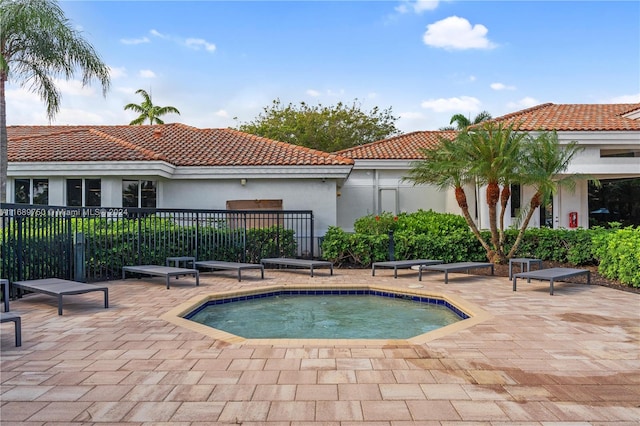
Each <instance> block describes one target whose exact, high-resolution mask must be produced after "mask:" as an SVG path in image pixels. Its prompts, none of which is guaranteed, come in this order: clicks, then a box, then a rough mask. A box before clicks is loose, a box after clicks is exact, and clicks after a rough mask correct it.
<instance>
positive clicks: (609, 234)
mask: <svg viewBox="0 0 640 426" xmlns="http://www.w3.org/2000/svg"><path fill="white" fill-rule="evenodd" d="M354 228H355V230H356V232H355V233H347V232H344V231H343V230H342V229H340V228H338V227H330V228H329V231H328V232H327V234H326V235H325V237H324V240H323V243H322V253H323V256H324V257H325V258H326V259H328V260H331V261H332V262H334V263H336V264H338V265H342V264H349V265H353V266H357V267H367V266H369V265H370V264H371V263H372V262H376V261H383V260H387V259H388V250H389V235H388V232H389V231H390V230H393V231H394V232H393V239H394V249H395V251H394V255H395V256H394V257H395V259H396V260H403V259H420V258H424V259H441V260H443V261H444V262H463V261H485V260H486V253H485V250H484V248H483V247H482V245H481V244H480V243H479V241H478V239H477V238H476V237H475V235H473V233H472V232H471V231H470V230H469V228H468V227H467V225H466V222H465V220H464V218H462V217H460V216H458V215H451V214H442V213H436V212H433V211H422V210H421V211H418V212H415V213H411V214H400V215H398V217H397V218H396V217H395V216H393V215H392V214H390V213H382V214H380V215H378V216H375V215H368V216H363V217H361V218H358V220H357V221H356V224H355V226H354ZM518 233H519V231H518V230H515V229H509V230H507V231H505V241H506V243H505V246H506V247H507V248H508V249H510V248H511V247H512V245H513V243H514V241H515V240H516V238H517V236H518ZM481 234H482V235H481V236H482V237H483V238H489V237H490V232H489V231H481ZM514 257H530V258H536V259H542V260H544V261H552V262H559V263H568V264H572V265H576V266H584V265H598V264H599V271H600V273H602V275H603V276H605V277H608V278H611V279H616V280H619V281H620V282H621V283H624V284H628V285H633V286H635V287H640V228H635V229H634V228H632V227H630V228H625V229H605V228H601V227H596V228H593V229H576V230H568V229H549V228H539V229H538V228H531V229H527V230H526V232H525V233H524V236H523V238H522V241H521V243H520V245H519V247H518V250H517V251H516V252H515V254H514Z"/></svg>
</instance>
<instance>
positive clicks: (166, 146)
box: [7, 123, 353, 166]
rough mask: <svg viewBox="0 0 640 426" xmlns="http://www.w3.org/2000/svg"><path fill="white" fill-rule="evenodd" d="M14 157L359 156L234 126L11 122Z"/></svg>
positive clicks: (326, 160) (312, 161)
mask: <svg viewBox="0 0 640 426" xmlns="http://www.w3.org/2000/svg"><path fill="white" fill-rule="evenodd" d="M7 133H8V137H9V143H8V158H9V161H10V162H27V161H42V162H44V161H47V162H49V161H152V160H158V161H166V162H168V163H170V164H173V165H175V166H328V165H351V164H353V160H351V159H349V158H346V157H343V156H340V155H335V154H329V153H326V152H322V151H317V150H313V149H309V148H305V147H301V146H296V145H291V144H288V143H284V142H278V141H275V140H272V139H267V138H262V137H259V136H254V135H250V134H248V133H243V132H239V131H237V130H233V129H198V128H195V127H190V126H187V125H184V124H180V123H173V124H164V125H153V126H149V125H144V126H129V125H122V126H90V125H87V126H8V127H7Z"/></svg>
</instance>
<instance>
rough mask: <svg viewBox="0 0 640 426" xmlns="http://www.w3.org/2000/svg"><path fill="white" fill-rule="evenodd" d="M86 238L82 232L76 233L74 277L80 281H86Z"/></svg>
mask: <svg viewBox="0 0 640 426" xmlns="http://www.w3.org/2000/svg"><path fill="white" fill-rule="evenodd" d="M84 247H85V239H84V234H83V233H82V232H78V233H77V234H76V235H75V240H74V244H73V259H74V266H75V268H74V274H73V279H74V280H75V281H79V282H86V267H85V256H84Z"/></svg>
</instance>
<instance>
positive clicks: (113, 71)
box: [109, 67, 127, 79]
mask: <svg viewBox="0 0 640 426" xmlns="http://www.w3.org/2000/svg"><path fill="white" fill-rule="evenodd" d="M109 76H110V77H111V78H113V79H115V78H121V77H126V76H127V69H126V68H125V67H109Z"/></svg>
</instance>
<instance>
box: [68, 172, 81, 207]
mask: <svg viewBox="0 0 640 426" xmlns="http://www.w3.org/2000/svg"><path fill="white" fill-rule="evenodd" d="M67 206H70V207H82V179H67Z"/></svg>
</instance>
